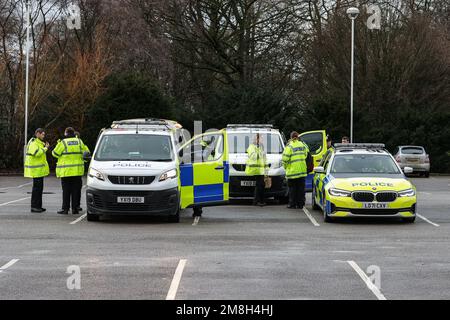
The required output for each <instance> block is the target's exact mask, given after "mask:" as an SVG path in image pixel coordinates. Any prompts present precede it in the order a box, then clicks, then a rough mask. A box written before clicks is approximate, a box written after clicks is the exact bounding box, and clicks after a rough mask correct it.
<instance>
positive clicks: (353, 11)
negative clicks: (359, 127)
mask: <svg viewBox="0 0 450 320" xmlns="http://www.w3.org/2000/svg"><path fill="white" fill-rule="evenodd" d="M347 15H348V17H349V18H350V20H352V62H351V80H350V143H353V81H354V63H355V19H356V18H357V17H358V15H359V9H358V8H354V7H352V8H349V9H347Z"/></svg>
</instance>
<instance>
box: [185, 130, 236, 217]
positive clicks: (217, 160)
mask: <svg viewBox="0 0 450 320" xmlns="http://www.w3.org/2000/svg"><path fill="white" fill-rule="evenodd" d="M179 159H180V160H179V161H180V174H179V186H180V193H181V208H182V209H185V208H193V207H206V206H216V205H222V204H227V203H228V200H229V162H228V143H227V136H226V134H225V131H217V132H212V133H205V134H201V135H198V136H196V137H194V138H193V139H191V140H189V141H188V142H187V143H186V144H184V145H183V146H182V147H181V149H180V151H179Z"/></svg>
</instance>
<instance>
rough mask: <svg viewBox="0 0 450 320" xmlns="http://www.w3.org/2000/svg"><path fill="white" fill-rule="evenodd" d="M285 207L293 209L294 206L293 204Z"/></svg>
mask: <svg viewBox="0 0 450 320" xmlns="http://www.w3.org/2000/svg"><path fill="white" fill-rule="evenodd" d="M286 208H288V209H295V208H296V207H295V206H291V205H288V206H287V207H286Z"/></svg>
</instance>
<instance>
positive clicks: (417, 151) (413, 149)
mask: <svg viewBox="0 0 450 320" xmlns="http://www.w3.org/2000/svg"><path fill="white" fill-rule="evenodd" d="M402 153H403V154H424V150H423V149H422V148H419V147H407V148H402Z"/></svg>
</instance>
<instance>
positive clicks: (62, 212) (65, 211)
mask: <svg viewBox="0 0 450 320" xmlns="http://www.w3.org/2000/svg"><path fill="white" fill-rule="evenodd" d="M56 213H57V214H69V210H65V209H61V210H58V211H57V212H56Z"/></svg>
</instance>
